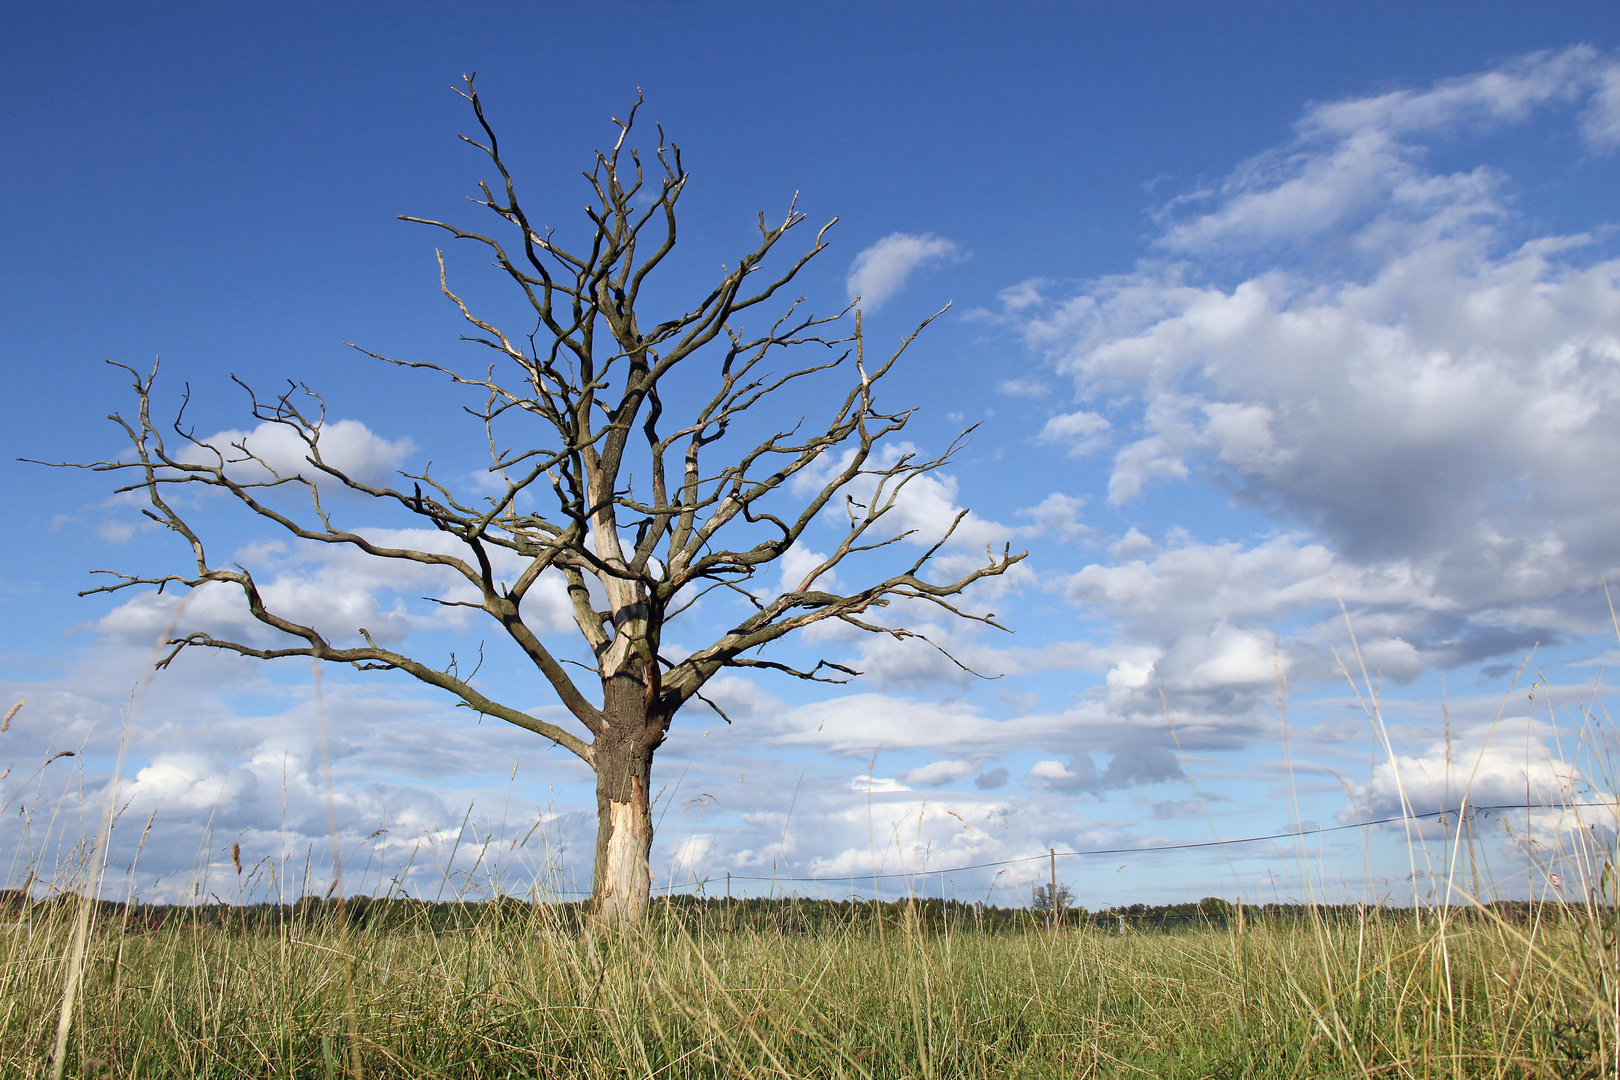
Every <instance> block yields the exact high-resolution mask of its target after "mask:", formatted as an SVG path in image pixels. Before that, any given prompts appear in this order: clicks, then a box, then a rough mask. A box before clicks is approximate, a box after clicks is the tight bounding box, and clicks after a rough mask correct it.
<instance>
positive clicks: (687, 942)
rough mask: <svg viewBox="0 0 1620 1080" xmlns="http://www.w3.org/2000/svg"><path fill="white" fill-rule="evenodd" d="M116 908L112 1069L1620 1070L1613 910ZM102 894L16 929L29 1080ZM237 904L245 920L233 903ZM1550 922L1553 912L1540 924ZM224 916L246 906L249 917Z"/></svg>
mask: <svg viewBox="0 0 1620 1080" xmlns="http://www.w3.org/2000/svg"><path fill="white" fill-rule="evenodd" d="M107 910H108V909H107V908H101V909H99V911H98V914H97V919H96V920H95V922H96V925H94V927H93V929H92V931H91V933H90V935H89V938H88V946H87V948H86V950H85V967H84V972H85V974H84V986H83V993H82V999H81V1000H80V1001H79V1002H78V1003H77V1011H76V1014H75V1016H74V1019H73V1027H72V1034H71V1036H70V1038H69V1040H68V1053H67V1055H66V1057H65V1062H66V1066H67V1068H66V1075H68V1076H84V1077H101V1076H113V1077H131V1078H133V1077H314V1078H322V1080H324V1078H326V1077H328V1076H331V1077H339V1076H345V1075H349V1074H350V1073H351V1071H352V1070H353V1068H354V1065H355V1061H354V1059H353V1058H352V1057H351V1056H350V1055H351V1051H353V1052H357V1054H358V1059H359V1061H358V1064H359V1067H360V1069H361V1070H362V1071H363V1073H364V1074H365V1075H367V1076H373V1077H377V1076H423V1077H455V1078H463V1077H466V1078H472V1077H479V1078H484V1077H507V1076H511V1077H642V1078H645V1077H660V1078H662V1077H671V1078H674V1077H727V1078H741V1077H799V1076H804V1077H872V1078H884V1080H890V1078H902V1077H992V1076H993V1077H1093V1076H1095V1077H1103V1076H1121V1077H1123V1076H1152V1077H1240V1076H1254V1077H1329V1076H1346V1077H1366V1076H1380V1077H1383V1076H1398V1077H1407V1076H1411V1077H1440V1076H1493V1077H1495V1076H1500V1077H1519V1076H1524V1077H1530V1076H1535V1077H1541V1076H1570V1077H1577V1076H1612V1075H1614V1072H1615V1067H1616V1054H1615V1051H1616V1042H1615V1025H1616V1011H1615V983H1614V951H1613V944H1614V936H1613V915H1614V913H1613V911H1612V910H1611V909H1607V908H1601V909H1600V908H1594V909H1589V910H1576V911H1573V912H1571V911H1570V910H1569V909H1565V910H1564V912H1563V917H1559V918H1554V917H1551V914H1552V913H1542V914H1541V915H1539V916H1538V915H1537V913H1536V912H1534V911H1533V910H1527V909H1524V908H1521V909H1520V910H1519V912H1518V915H1519V917H1518V918H1515V919H1514V920H1512V921H1509V920H1508V919H1504V918H1503V917H1501V916H1500V915H1499V914H1498V913H1495V912H1491V911H1481V910H1479V909H1473V910H1466V909H1458V910H1457V911H1454V912H1453V913H1452V914H1451V915H1450V917H1448V918H1445V919H1441V918H1439V917H1438V916H1437V915H1436V913H1432V912H1429V913H1425V915H1424V918H1423V921H1422V923H1421V925H1420V924H1419V921H1418V920H1417V919H1416V918H1415V917H1414V914H1413V913H1412V912H1411V911H1410V910H1406V911H1400V910H1384V911H1377V910H1371V911H1369V912H1368V913H1367V915H1366V917H1364V918H1357V917H1355V916H1354V914H1353V911H1352V913H1351V915H1349V916H1348V917H1347V916H1346V915H1345V911H1344V909H1339V910H1338V911H1337V912H1333V913H1329V915H1332V916H1334V917H1324V918H1320V919H1317V918H1312V917H1310V909H1305V910H1304V912H1303V914H1304V915H1305V916H1306V917H1304V918H1295V919H1292V920H1287V921H1284V920H1281V919H1275V918H1264V917H1262V918H1258V919H1254V918H1251V919H1249V920H1247V922H1246V925H1245V927H1244V929H1243V931H1242V932H1241V933H1239V932H1238V930H1237V927H1236V923H1235V922H1233V923H1232V924H1230V925H1226V926H1220V925H1216V924H1213V923H1212V924H1210V925H1208V926H1207V927H1205V928H1191V929H1186V930H1177V931H1170V932H1148V931H1131V932H1127V933H1124V934H1119V933H1109V932H1106V931H1104V930H1101V929H1097V928H1085V929H1064V930H1060V931H1058V932H1057V933H1048V932H1044V931H1040V930H1034V929H1024V930H1003V931H1001V932H997V933H987V932H983V931H980V930H977V929H975V928H974V927H973V925H972V922H971V920H970V919H959V920H955V921H950V920H946V921H944V922H943V923H940V922H934V923H932V924H931V925H930V924H925V923H923V922H920V921H918V920H916V919H914V918H907V917H906V915H905V910H904V908H901V909H900V914H899V917H898V918H895V919H893V920H891V921H889V922H888V923H887V924H885V925H883V926H876V925H872V924H869V923H868V924H861V923H857V922H856V921H854V920H853V919H851V920H846V922H845V923H844V924H843V925H842V926H839V925H834V924H827V923H823V925H821V926H820V927H819V928H817V929H814V930H812V931H808V932H799V933H787V934H779V933H774V932H769V931H764V932H762V931H759V930H755V929H745V930H727V929H726V925H725V922H724V919H723V917H720V916H713V917H710V916H700V917H696V918H685V919H673V918H666V919H660V920H655V921H654V922H653V923H652V924H651V925H649V926H648V928H647V929H646V930H645V931H643V932H641V933H638V934H635V935H630V936H622V937H617V938H611V939H604V938H595V939H593V938H592V937H591V936H589V935H581V934H579V933H577V932H575V931H574V930H571V929H570V928H569V924H568V921H567V920H564V919H560V918H559V909H555V908H550V907H545V906H537V907H528V906H526V905H507V906H502V907H499V908H497V907H494V906H477V907H468V908H466V909H464V917H462V918H460V919H459V920H456V925H450V926H446V925H444V924H443V922H442V920H441V921H440V922H439V925H438V926H437V928H436V927H435V925H434V923H433V922H432V921H430V920H428V919H425V918H424V919H405V920H394V921H393V924H392V925H385V924H384V923H383V922H382V921H378V922H376V923H374V924H370V925H367V926H364V927H351V928H349V929H347V930H345V929H344V928H343V927H341V926H339V925H337V924H335V922H334V921H333V920H330V919H323V920H303V921H297V920H294V919H292V918H290V917H283V916H282V915H281V913H280V912H279V910H278V911H277V913H276V917H274V918H268V919H261V920H260V921H259V923H258V924H257V925H250V924H247V923H246V922H239V923H238V924H237V925H234V926H232V925H196V924H191V925H188V924H187V923H185V922H183V921H182V920H180V919H171V920H169V921H168V922H166V923H164V924H163V925H161V926H160V927H159V928H158V929H156V930H142V931H137V932H126V931H125V930H124V929H123V927H122V920H116V919H106V918H104V914H105V913H106V911H107ZM78 911H79V906H78V903H77V901H75V900H74V899H72V898H67V899H65V900H63V901H61V902H57V903H51V904H34V905H32V906H31V907H29V908H28V909H27V910H26V911H22V912H19V911H17V910H15V909H14V910H13V911H12V912H10V913H9V914H8V915H7V916H6V917H7V918H13V919H17V920H18V921H16V922H14V923H12V924H11V925H8V926H5V927H4V928H0V948H3V950H4V966H3V968H0V1076H5V1077H17V1078H33V1077H45V1076H48V1075H50V1056H51V1049H52V1046H53V1045H54V1041H55V1038H56V1031H57V1023H58V1017H59V1011H60V1008H61V1003H62V998H63V987H64V984H65V980H66V977H67V968H68V965H69V962H70V960H71V957H72V955H73V953H74V949H73V933H74V927H75V922H76V917H77V912H78ZM216 915H217V909H216ZM1526 915H1528V917H1524V916H1526ZM222 921H223V922H224V923H226V924H229V923H230V916H229V915H226V916H224V917H223V919H222Z"/></svg>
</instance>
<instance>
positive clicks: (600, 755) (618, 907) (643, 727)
mask: <svg viewBox="0 0 1620 1080" xmlns="http://www.w3.org/2000/svg"><path fill="white" fill-rule="evenodd" d="M602 690H603V694H602V696H603V705H604V708H603V710H602V711H603V714H604V716H605V719H606V721H607V722H606V724H605V725H604V727H603V729H602V732H601V734H600V735H599V736H598V737H597V739H596V743H595V745H594V747H593V750H594V751H595V754H596V869H595V875H594V878H593V881H592V889H591V901H592V905H593V907H594V908H595V914H596V919H597V921H598V922H600V923H602V924H604V925H608V926H628V925H633V924H635V923H637V922H640V920H641V916H642V915H643V913H645V912H646V910H647V904H648V902H649V899H650V897H651V892H652V874H651V870H650V868H649V866H648V858H649V856H650V854H651V852H652V838H653V827H652V806H651V804H650V802H649V798H650V795H649V786H648V785H649V783H650V782H651V779H652V759H653V751H654V750H655V749H657V746H658V743H659V742H661V741H663V733H664V724H663V723H662V722H661V720H660V718H659V717H657V716H656V715H654V714H652V713H651V711H650V710H649V708H648V702H647V697H648V695H647V692H646V687H645V686H644V685H643V684H642V682H641V680H640V679H637V678H634V677H631V676H628V675H620V676H618V677H615V678H610V679H607V680H604V682H603V687H602Z"/></svg>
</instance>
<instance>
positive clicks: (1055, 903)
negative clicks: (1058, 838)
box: [1046, 848, 1062, 933]
mask: <svg viewBox="0 0 1620 1080" xmlns="http://www.w3.org/2000/svg"><path fill="white" fill-rule="evenodd" d="M1046 855H1047V857H1048V858H1049V859H1051V860H1052V932H1053V933H1057V928H1058V916H1059V915H1060V914H1061V913H1062V908H1060V907H1059V905H1060V904H1061V903H1062V901H1061V900H1059V899H1058V891H1057V848H1047V849H1046Z"/></svg>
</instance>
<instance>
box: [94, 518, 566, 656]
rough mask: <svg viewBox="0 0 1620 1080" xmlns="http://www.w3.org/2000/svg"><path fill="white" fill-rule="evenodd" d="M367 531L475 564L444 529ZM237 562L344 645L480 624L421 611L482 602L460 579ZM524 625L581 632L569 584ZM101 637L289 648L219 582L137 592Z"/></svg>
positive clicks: (392, 570)
mask: <svg viewBox="0 0 1620 1080" xmlns="http://www.w3.org/2000/svg"><path fill="white" fill-rule="evenodd" d="M358 531H359V532H361V533H362V534H363V535H365V536H366V538H367V539H369V540H371V541H372V542H373V543H375V544H378V545H381V546H387V547H398V548H410V549H414V550H418V551H428V552H434V553H437V554H447V555H456V556H459V557H463V558H465V559H467V560H468V561H469V562H473V561H474V559H473V555H472V552H471V549H469V548H467V547H466V546H465V545H463V544H462V543H461V541H460V540H458V539H456V538H455V537H454V536H451V535H450V534H448V533H443V532H440V531H438V530H433V529H361V530H358ZM491 559H492V562H493V564H494V566H495V568H496V574H497V576H498V577H501V578H504V579H505V580H512V579H514V578H515V577H516V576H517V574H518V572H519V570H520V566H521V560H520V559H518V558H517V557H516V556H515V555H513V554H512V553H509V552H505V551H502V550H499V549H497V550H495V551H493V552H491ZM233 561H234V562H236V563H237V564H238V565H241V566H245V567H247V568H248V569H249V570H250V571H252V572H253V574H254V576H255V579H256V580H257V581H258V582H259V586H260V591H261V593H262V594H263V596H264V599H265V603H266V606H267V607H269V609H270V610H271V611H273V612H276V613H277V614H280V615H284V616H286V617H288V618H291V619H293V620H294V621H296V622H299V623H302V624H304V625H309V626H314V627H315V628H316V629H318V630H321V631H322V632H323V633H325V634H327V635H329V637H330V638H331V639H332V640H337V641H359V640H360V629H361V628H365V630H366V631H367V632H369V633H370V634H371V636H372V638H373V639H374V640H375V641H377V642H378V644H385V645H394V644H398V643H400V642H402V641H404V640H405V639H406V638H407V637H409V636H410V635H411V634H412V633H413V632H416V631H419V630H426V629H433V628H445V627H461V626H464V625H465V624H466V623H467V622H468V621H469V619H470V617H471V614H472V613H471V612H470V610H469V609H467V608H457V607H446V606H443V605H441V604H432V603H421V602H420V601H419V598H420V597H422V596H433V597H435V598H437V599H439V600H444V601H446V602H449V603H456V602H466V601H473V600H476V598H477V591H476V590H475V589H474V587H473V586H472V584H471V583H470V582H468V581H467V580H466V579H465V578H463V577H461V576H460V575H458V574H456V573H455V572H454V571H452V570H449V569H446V568H444V567H439V566H432V565H428V564H425V563H419V562H414V561H410V560H396V559H379V558H374V557H372V556H370V555H367V554H366V553H365V552H362V551H360V550H359V549H358V548H354V547H352V546H349V545H331V544H297V545H296V546H289V545H287V544H284V543H281V542H279V541H277V542H271V543H260V544H250V545H247V546H245V547H243V548H241V549H239V550H238V551H237V552H235V558H234V560H233ZM412 601H415V603H413V602H412ZM525 617H526V618H527V619H528V620H529V621H530V625H531V626H532V627H534V628H535V629H537V630H540V631H542V632H557V631H567V630H569V629H570V628H571V627H572V626H573V616H572V608H571V605H570V603H569V600H568V591H567V586H566V584H565V582H564V581H563V580H562V578H561V576H560V575H558V574H548V575H542V577H541V580H540V581H539V582H538V583H537V584H536V585H535V587H534V589H533V591H532V592H531V593H530V595H529V598H528V601H527V604H526V611H525ZM177 619H178V620H179V622H178V623H176V620H177ZM97 628H98V629H99V630H101V631H102V632H103V633H106V634H109V635H111V636H112V637H113V638H115V639H117V640H119V641H123V642H127V643H130V644H137V645H150V644H151V642H152V641H153V640H155V639H156V637H157V635H159V634H160V633H163V632H164V631H165V630H167V629H170V628H174V629H178V630H179V631H180V632H181V633H193V632H198V631H204V632H207V633H210V634H212V635H214V636H216V637H221V638H226V639H231V640H238V641H247V642H250V643H255V644H258V643H265V642H272V641H276V642H282V643H284V642H285V640H286V639H285V638H284V637H283V636H282V635H280V634H279V633H278V632H277V631H274V630H272V629H270V628H269V627H266V626H265V625H264V624H262V623H260V622H258V621H257V620H256V619H254V618H253V617H252V615H251V614H250V613H249V612H248V608H247V603H246V601H245V600H244V599H243V596H242V592H241V590H240V589H239V588H237V587H236V586H234V585H227V584H218V583H208V584H204V585H202V586H201V587H199V588H197V589H194V590H192V591H191V592H190V593H189V594H187V595H184V596H182V595H178V594H177V592H176V591H173V590H170V591H166V592H164V593H157V592H142V593H136V594H134V595H132V596H131V597H130V598H129V599H127V600H125V601H124V602H123V603H122V604H120V605H119V606H117V607H115V608H114V609H113V610H111V611H110V612H108V613H107V614H106V615H105V616H103V617H102V618H101V619H100V620H99V622H98V623H97Z"/></svg>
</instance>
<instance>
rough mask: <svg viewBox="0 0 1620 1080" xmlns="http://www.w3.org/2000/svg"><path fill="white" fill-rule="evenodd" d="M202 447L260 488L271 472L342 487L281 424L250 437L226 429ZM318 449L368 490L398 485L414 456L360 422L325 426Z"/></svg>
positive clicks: (190, 457) (189, 453)
mask: <svg viewBox="0 0 1620 1080" xmlns="http://www.w3.org/2000/svg"><path fill="white" fill-rule="evenodd" d="M200 441H201V442H202V443H204V444H205V445H206V446H208V447H212V448H213V449H214V450H217V451H218V452H219V456H220V457H223V458H224V460H225V462H226V463H227V465H228V466H230V463H232V462H237V464H235V465H234V466H230V470H229V471H230V472H231V475H232V476H233V477H235V478H237V479H240V480H245V481H254V482H262V481H265V480H269V479H270V478H271V473H272V471H273V472H274V474H275V475H277V476H303V477H305V478H307V479H309V480H312V481H315V482H316V483H319V484H322V485H323V486H324V487H328V488H335V487H339V486H340V485H338V484H337V482H336V481H334V480H333V479H332V478H331V477H329V476H327V475H326V474H325V473H324V472H322V471H321V470H320V469H318V468H316V467H315V466H314V465H312V464H311V463H310V461H309V457H310V449H309V446H308V445H307V444H306V443H305V442H304V440H303V439H302V438H300V437H299V435H297V434H296V433H295V432H294V431H293V430H292V429H291V428H289V427H288V426H287V425H285V424H276V423H271V422H269V421H265V422H264V423H262V424H260V425H259V426H258V427H256V428H254V429H253V430H252V431H249V432H243V431H239V430H236V429H230V430H227V431H221V432H219V433H218V434H215V435H211V436H209V437H208V438H206V439H202V440H200ZM316 445H317V446H318V447H319V448H320V453H321V459H322V460H323V461H325V462H326V464H328V465H330V466H331V467H332V468H334V469H337V470H338V471H339V472H342V473H345V474H346V475H348V476H349V477H350V478H351V479H353V480H357V481H359V482H361V483H365V484H372V485H382V484H388V483H390V482H391V481H393V480H395V479H397V477H396V476H395V473H396V471H397V470H398V469H399V467H400V465H401V463H403V461H404V460H405V458H406V457H408V456H409V455H410V454H412V453H414V452H415V450H416V444H415V443H414V442H412V441H411V440H410V439H409V438H399V439H395V440H388V439H385V438H383V437H382V436H380V435H377V434H376V433H374V432H373V431H371V429H370V428H368V427H366V425H365V424H362V423H361V422H360V421H358V420H333V421H328V422H327V423H326V424H325V425H323V426H322V427H321V429H320V432H319V434H318V436H317V442H316ZM239 448H245V449H246V451H247V452H248V453H250V454H253V455H255V456H256V457H258V459H259V461H261V462H263V464H262V465H260V464H257V463H254V462H250V461H244V460H243V458H244V454H243V450H242V449H239ZM183 457H184V459H185V460H187V461H192V462H197V463H201V464H214V463H215V462H217V461H218V460H219V458H217V457H215V455H214V454H213V453H212V452H210V451H209V450H204V449H201V448H199V447H196V446H190V447H187V449H186V453H185V454H184V455H183Z"/></svg>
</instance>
